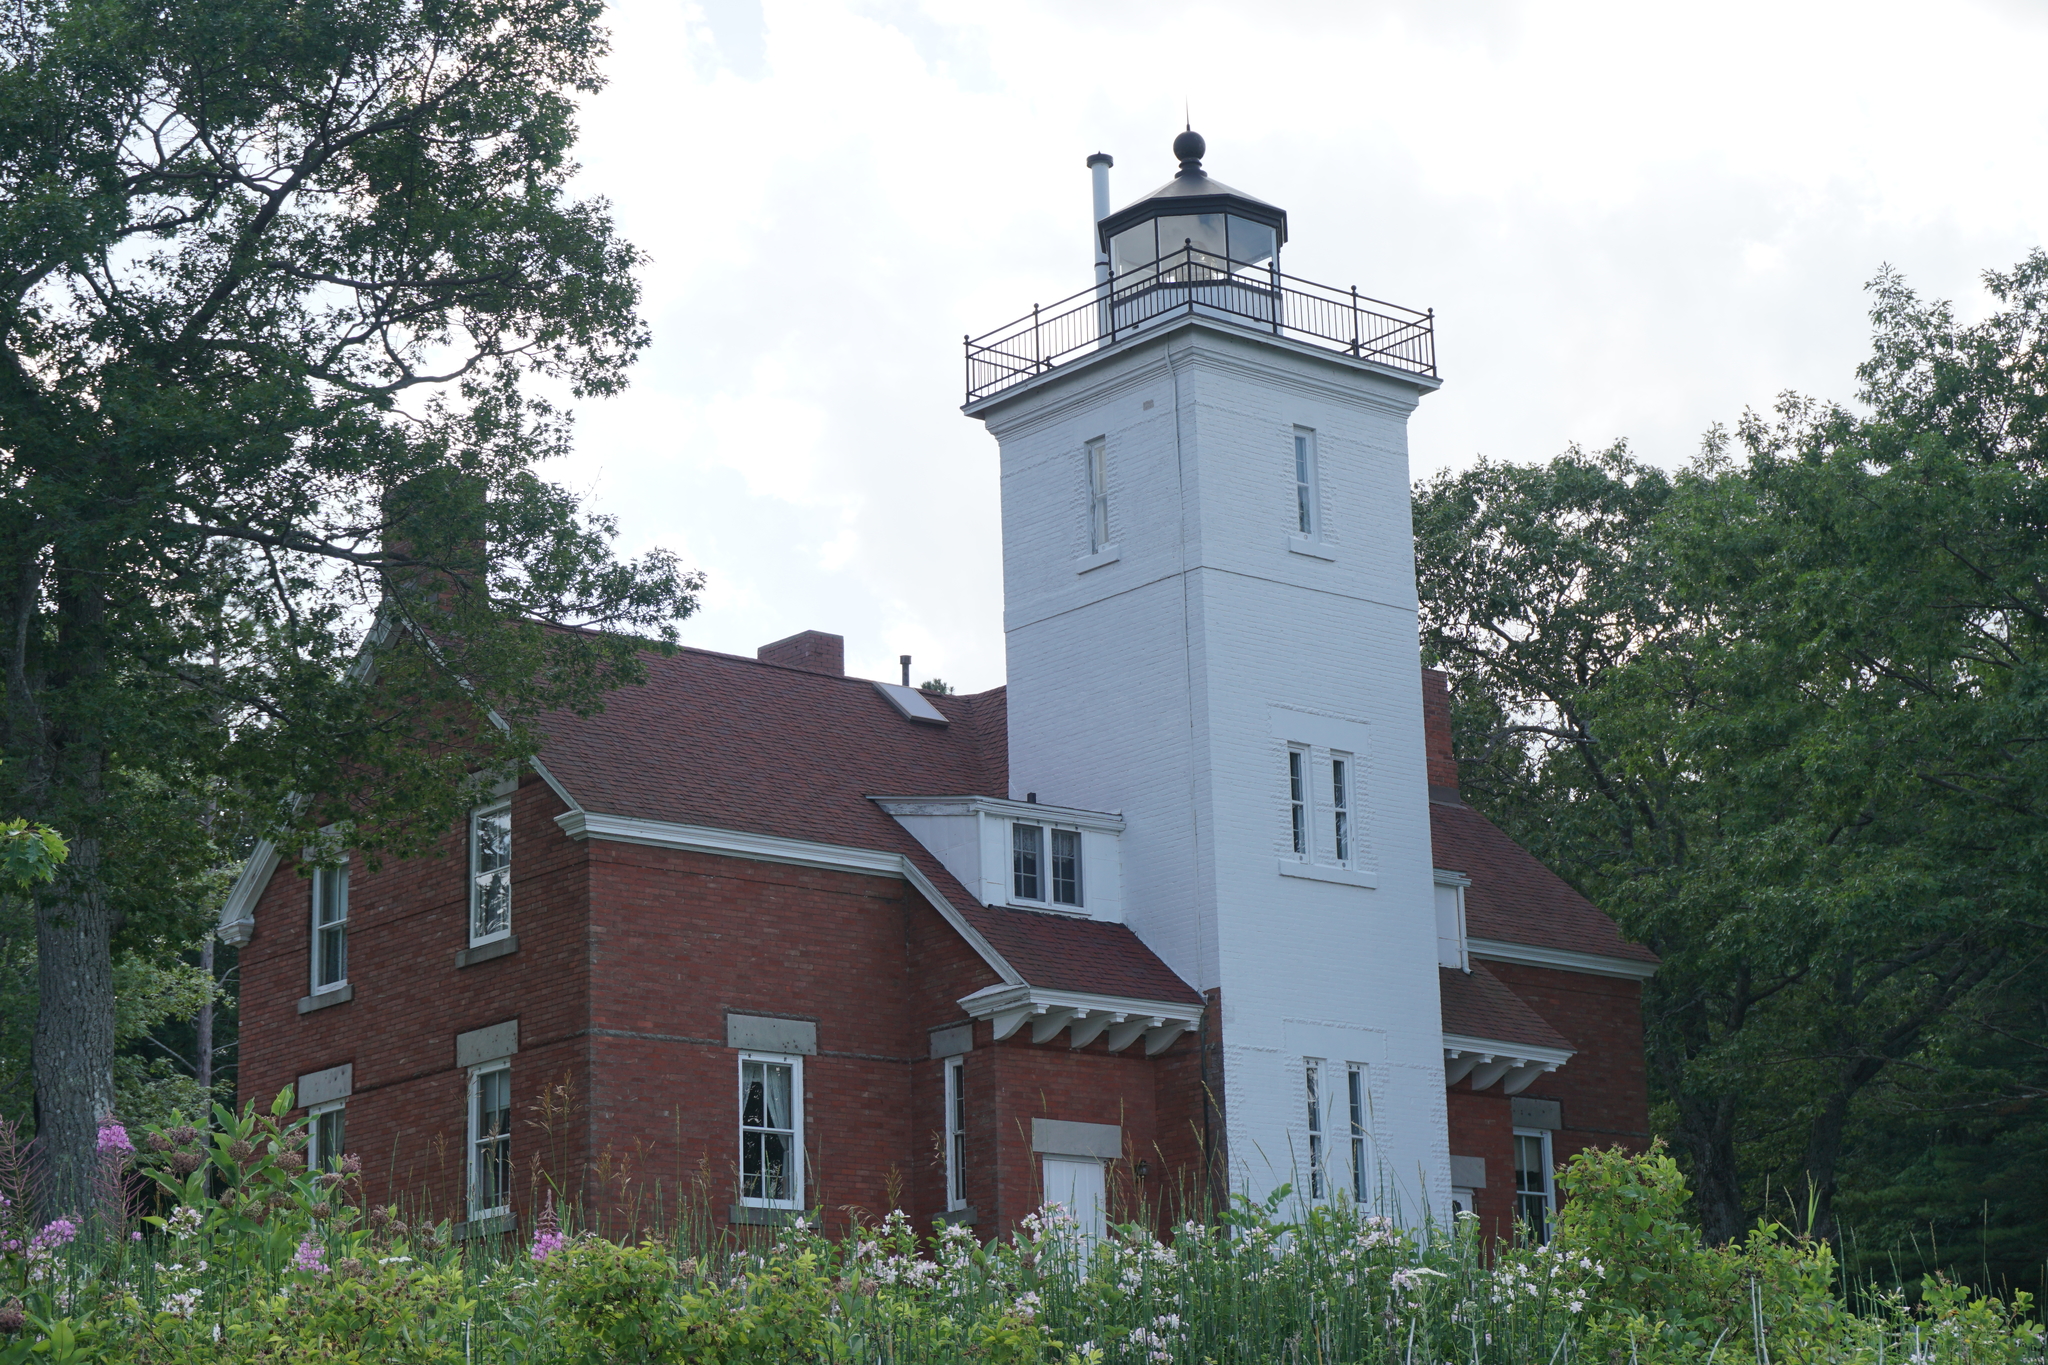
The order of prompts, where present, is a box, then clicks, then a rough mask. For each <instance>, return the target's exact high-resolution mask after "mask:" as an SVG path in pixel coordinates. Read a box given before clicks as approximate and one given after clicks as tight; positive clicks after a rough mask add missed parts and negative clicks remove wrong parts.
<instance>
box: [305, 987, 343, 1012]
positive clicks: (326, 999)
mask: <svg viewBox="0 0 2048 1365" xmlns="http://www.w3.org/2000/svg"><path fill="white" fill-rule="evenodd" d="M355 998H356V988H355V986H354V984H353V983H351V984H349V985H344V986H338V987H336V988H335V989H333V990H331V991H315V992H314V993H313V994H311V995H308V996H302V997H300V999H299V1013H300V1014H311V1013H312V1012H313V1011H314V1010H324V1009H326V1008H327V1007H328V1006H329V1005H346V1004H347V1003H348V1002H349V1001H351V1000H353V999H355Z"/></svg>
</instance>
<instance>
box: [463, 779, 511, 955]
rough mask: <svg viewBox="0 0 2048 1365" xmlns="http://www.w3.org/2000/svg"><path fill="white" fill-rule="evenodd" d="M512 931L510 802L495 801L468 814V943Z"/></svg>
mask: <svg viewBox="0 0 2048 1365" xmlns="http://www.w3.org/2000/svg"><path fill="white" fill-rule="evenodd" d="M511 932H512V803H511V802H510V801H497V802H493V803H492V804H491V805H488V806H482V807H479V808H478V809H476V810H475V811H472V812H471V813H470V817H469V944H470V946H471V947H472V948H473V947H475V946H476V945H478V944H480V943H490V942H492V941H494V940H496V939H501V938H504V937H505V936H506V935H507V934H510V933H511Z"/></svg>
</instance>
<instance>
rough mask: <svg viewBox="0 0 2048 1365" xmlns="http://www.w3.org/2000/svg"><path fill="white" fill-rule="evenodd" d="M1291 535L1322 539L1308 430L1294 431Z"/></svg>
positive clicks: (1313, 441) (1318, 492) (1311, 439)
mask: <svg viewBox="0 0 2048 1365" xmlns="http://www.w3.org/2000/svg"><path fill="white" fill-rule="evenodd" d="M1293 455H1294V480H1293V483H1294V534H1295V535H1298V536H1306V537H1307V538H1308V539H1310V540H1321V539H1322V536H1323V506H1322V491H1321V488H1320V486H1319V485H1320V480H1319V479H1318V478H1317V473H1318V470H1317V467H1316V466H1317V460H1316V433H1315V431H1314V430H1313V429H1312V428H1310V427H1296V428H1295V429H1294V446H1293Z"/></svg>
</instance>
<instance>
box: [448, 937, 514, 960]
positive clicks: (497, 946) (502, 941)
mask: <svg viewBox="0 0 2048 1365" xmlns="http://www.w3.org/2000/svg"><path fill="white" fill-rule="evenodd" d="M518 951H519V935H517V934H507V935H505V937H503V938H499V939H492V940H491V941H490V942H489V943H479V944H477V945H476V947H474V948H464V949H463V950H462V951H461V952H459V953H457V954H456V955H455V965H456V966H457V967H474V966H475V965H476V964H477V963H479V962H489V961H490V960H491V959H492V958H494V957H503V956H505V955H506V954H507V953H516V952H518Z"/></svg>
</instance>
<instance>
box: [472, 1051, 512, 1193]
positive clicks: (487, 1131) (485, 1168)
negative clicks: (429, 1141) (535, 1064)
mask: <svg viewBox="0 0 2048 1365" xmlns="http://www.w3.org/2000/svg"><path fill="white" fill-rule="evenodd" d="M511 1207H512V1065H511V1063H509V1062H501V1063H498V1064H497V1065H495V1066H488V1067H483V1068H481V1069H479V1070H477V1071H476V1072H475V1073H474V1074H472V1075H471V1076H470V1078H469V1216H470V1217H471V1218H487V1217H489V1216H491V1215H493V1214H499V1213H504V1212H507V1211H508V1210H509V1209H510V1208H511Z"/></svg>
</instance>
